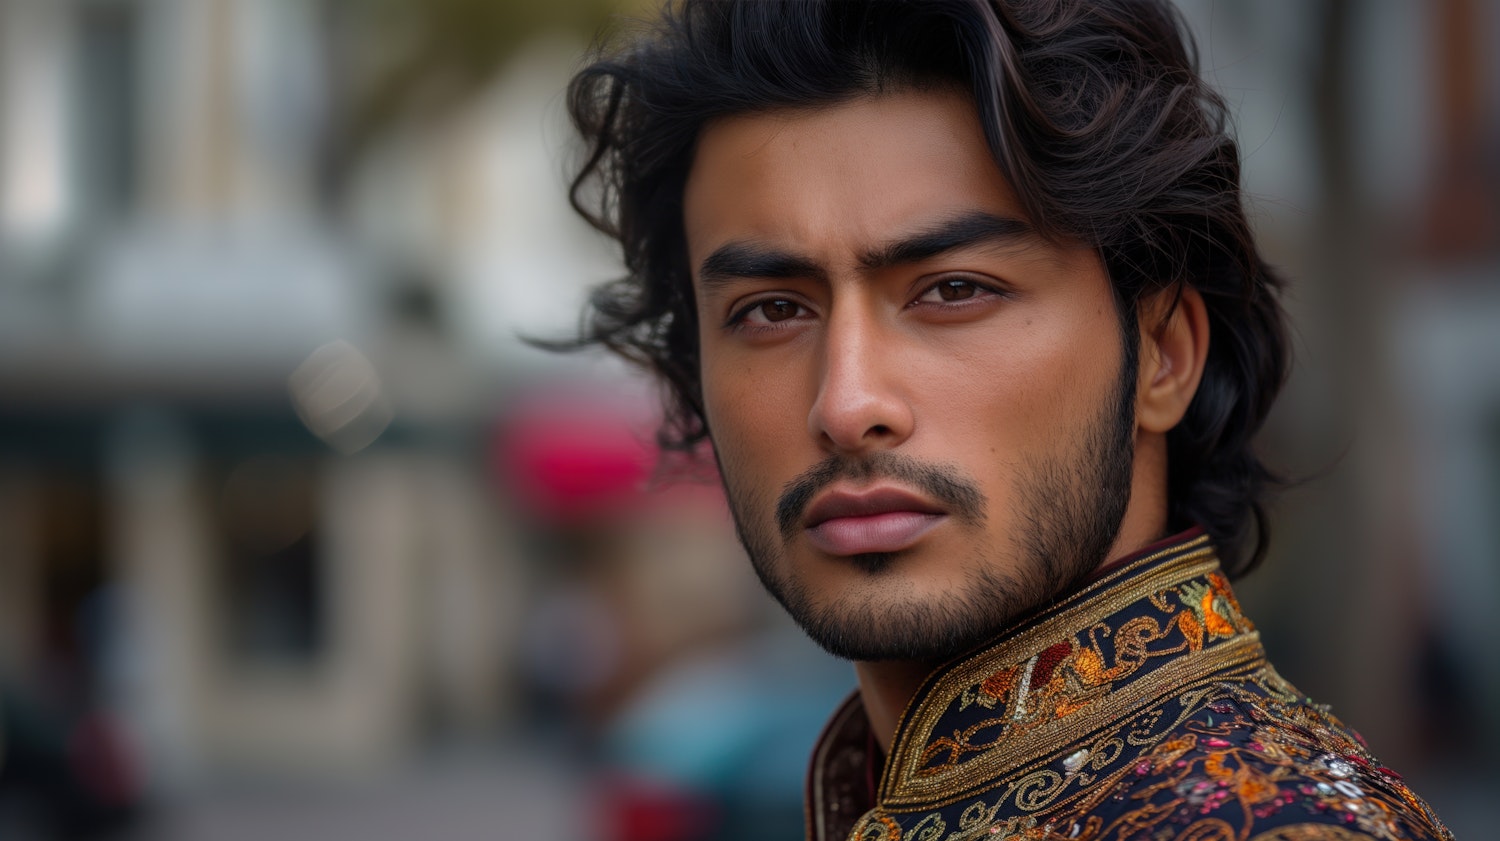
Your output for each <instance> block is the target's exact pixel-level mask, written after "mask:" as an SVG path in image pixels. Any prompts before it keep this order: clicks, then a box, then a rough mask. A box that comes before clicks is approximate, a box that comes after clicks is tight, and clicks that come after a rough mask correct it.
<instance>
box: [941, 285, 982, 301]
mask: <svg viewBox="0 0 1500 841" xmlns="http://www.w3.org/2000/svg"><path fill="white" fill-rule="evenodd" d="M976 291H978V289H977V287H975V286H974V284H972V283H970V282H968V281H967V280H945V281H943V282H942V283H939V284H938V285H937V293H938V297H939V298H942V299H943V300H944V301H962V300H964V299H965V298H972V297H974V293H975V292H976Z"/></svg>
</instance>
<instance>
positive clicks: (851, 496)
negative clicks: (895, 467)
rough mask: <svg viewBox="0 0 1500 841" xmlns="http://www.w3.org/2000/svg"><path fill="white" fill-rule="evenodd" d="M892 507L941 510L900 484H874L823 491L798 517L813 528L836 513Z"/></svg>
mask: <svg viewBox="0 0 1500 841" xmlns="http://www.w3.org/2000/svg"><path fill="white" fill-rule="evenodd" d="M894 511H915V512H917V513H919V514H944V513H947V512H946V511H944V509H943V508H942V507H941V506H939V505H936V504H935V503H932V502H930V501H928V500H927V499H924V498H923V497H922V496H921V495H919V494H915V493H912V492H911V491H908V490H904V489H902V488H893V487H877V488H869V489H867V490H861V491H846V490H835V491H829V492H827V493H824V494H823V495H822V496H820V497H818V499H817V501H815V502H814V503H813V504H812V505H810V506H808V508H807V514H806V516H804V517H803V519H802V521H803V523H804V524H805V527H806V528H813V527H815V526H818V525H821V524H822V523H825V522H827V521H829V520H834V519H837V518H839V517H872V516H874V515H876V514H889V513H892V512H894Z"/></svg>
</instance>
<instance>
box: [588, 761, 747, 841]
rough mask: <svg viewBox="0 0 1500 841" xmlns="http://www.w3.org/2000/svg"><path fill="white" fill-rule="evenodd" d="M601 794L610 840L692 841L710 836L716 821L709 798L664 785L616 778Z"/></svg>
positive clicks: (717, 816)
mask: <svg viewBox="0 0 1500 841" xmlns="http://www.w3.org/2000/svg"><path fill="white" fill-rule="evenodd" d="M602 795H603V796H602V799H603V803H604V818H605V831H606V835H605V837H606V838H608V839H610V841H695V840H696V839H703V838H709V837H711V836H712V835H713V831H714V828H715V826H716V825H717V823H718V820H719V809H718V807H717V806H716V805H715V803H714V801H713V800H712V799H711V798H709V797H708V796H706V795H703V794H699V793H697V792H693V791H687V790H684V789H680V788H677V787H674V786H669V785H666V784H664V783H658V782H651V781H647V780H641V779H636V778H628V777H617V778H614V779H612V780H610V781H608V782H607V783H605V785H604V790H603V792H602Z"/></svg>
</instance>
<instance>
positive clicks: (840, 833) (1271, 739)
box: [807, 530, 1452, 841]
mask: <svg viewBox="0 0 1500 841" xmlns="http://www.w3.org/2000/svg"><path fill="white" fill-rule="evenodd" d="M881 763H882V758H881V756H880V752H879V748H878V747H877V746H876V744H875V741H874V739H873V738H872V737H871V734H870V728H869V722H868V720H867V719H866V717H865V714H864V710H863V708H862V707H861V706H860V703H859V700H858V695H857V694H856V696H855V697H854V698H851V699H850V700H849V701H848V702H846V703H845V704H844V705H843V706H842V707H841V708H840V709H839V710H838V712H836V713H835V714H834V716H833V719H832V720H831V721H830V722H829V724H828V727H827V728H826V729H825V731H824V734H823V736H822V737H821V738H820V739H819V740H818V745H817V748H816V750H815V751H814V754H813V761H812V766H811V769H810V771H809V775H808V791H807V818H808V836H809V838H810V839H813V841H839V839H845V838H849V839H868V840H869V841H876V839H881V841H906V840H907V839H921V841H943V839H966V838H976V839H1079V840H1080V841H1082V839H1089V841H1094V840H1095V839H1107V840H1108V841H1126V839H1143V840H1145V839H1149V841H1166V840H1167V839H1174V840H1175V841H1298V840H1299V839H1307V841H1311V840H1312V839H1335V840H1336V841H1350V839H1365V838H1378V839H1451V838H1452V836H1451V835H1450V834H1449V833H1448V830H1447V829H1446V828H1444V826H1443V825H1442V823H1441V822H1439V821H1438V819H1437V817H1436V816H1435V815H1434V814H1433V812H1432V810H1431V809H1430V808H1428V806H1427V804H1426V803H1424V802H1423V801H1422V800H1420V799H1419V798H1418V797H1416V796H1415V795H1414V794H1412V792H1411V791H1410V790H1409V789H1408V788H1407V787H1406V786H1405V785H1404V784H1403V783H1402V781H1401V777H1400V776H1399V775H1397V774H1396V773H1395V772H1394V771H1392V770H1390V769H1389V768H1386V767H1384V766H1382V765H1381V764H1380V763H1379V762H1377V761H1376V760H1375V759H1374V757H1372V756H1371V755H1370V753H1369V751H1368V750H1367V749H1366V747H1365V745H1364V742H1363V741H1362V740H1361V739H1360V737H1359V736H1358V735H1357V734H1355V733H1353V732H1352V731H1350V730H1348V729H1346V728H1345V727H1344V726H1343V724H1341V723H1340V722H1339V721H1338V719H1336V718H1334V717H1333V716H1332V715H1331V714H1330V713H1329V712H1328V710H1327V708H1325V707H1322V706H1318V705H1315V704H1313V703H1312V702H1311V700H1310V699H1308V698H1305V697H1304V696H1303V695H1301V694H1300V693H1299V692H1297V690H1296V689H1294V688H1293V687H1292V686H1291V685H1290V684H1288V683H1287V682H1286V681H1285V680H1283V679H1282V678H1281V676H1280V675H1278V674H1276V672H1275V670H1274V669H1272V668H1271V665H1270V664H1269V663H1268V662H1267V661H1266V658H1265V652H1264V651H1263V650H1262V648H1261V645H1260V639H1259V635H1258V634H1257V633H1256V632H1255V630H1254V626H1252V625H1251V623H1250V620H1248V619H1246V618H1245V617H1244V616H1243V615H1242V614H1241V612H1240V607H1239V604H1238V603H1237V602H1236V600H1235V597H1234V593H1233V592H1231V590H1230V588H1229V581H1228V579H1226V578H1225V577H1224V574H1223V572H1222V571H1221V570H1220V568H1219V562H1218V559H1217V557H1216V556H1215V554H1214V549H1213V546H1212V545H1211V544H1210V542H1209V540H1208V537H1207V536H1206V535H1204V534H1202V533H1201V532H1200V531H1197V530H1194V531H1191V532H1188V533H1186V534H1185V535H1182V536H1179V537H1178V538H1175V539H1173V540H1172V541H1168V542H1166V543H1164V544H1159V545H1158V546H1156V547H1153V548H1152V549H1150V550H1148V551H1146V552H1144V553H1142V554H1140V555H1138V556H1136V557H1134V558H1133V559H1131V560H1129V561H1127V562H1124V563H1122V564H1118V565H1115V566H1113V567H1111V568H1110V569H1109V570H1108V571H1107V572H1106V573H1105V574H1103V575H1102V576H1099V577H1098V578H1096V579H1095V580H1093V581H1092V582H1091V583H1089V584H1088V585H1087V586H1085V587H1084V588H1083V589H1082V590H1080V591H1078V592H1076V593H1074V594H1073V595H1071V596H1068V597H1066V598H1065V599H1063V600H1061V601H1060V602H1058V603H1057V604H1055V605H1053V606H1052V607H1050V608H1048V609H1047V610H1046V611H1044V612H1042V613H1041V614H1039V615H1037V616H1036V617H1035V618H1033V619H1032V620H1030V621H1028V622H1027V623H1025V624H1024V625H1022V626H1020V627H1018V628H1016V629H1015V630H1013V631H1012V632H1009V633H1007V634H1006V635H1005V636H1004V637H1003V638H1001V639H999V640H997V641H996V642H994V643H992V644H990V645H989V646H987V647H985V648H983V649H980V650H978V651H976V652H975V653H972V654H970V655H968V656H966V657H964V658H962V659H960V660H957V661H955V662H953V663H950V664H948V665H946V666H944V667H942V668H940V669H938V670H937V671H936V672H934V673H933V674H932V675H931V676H930V677H928V678H927V680H926V682H925V683H923V685H922V687H921V688H920V689H919V690H918V691H917V694H916V695H915V697H914V698H913V699H912V701H911V703H910V704H909V705H908V706H907V708H906V711H905V712H904V713H903V715H902V717H901V720H900V723H899V725H898V728H897V732H896V735H895V738H894V740H893V741H892V745H891V753H890V756H889V757H887V758H885V759H884V771H883V772H881V771H880V768H881Z"/></svg>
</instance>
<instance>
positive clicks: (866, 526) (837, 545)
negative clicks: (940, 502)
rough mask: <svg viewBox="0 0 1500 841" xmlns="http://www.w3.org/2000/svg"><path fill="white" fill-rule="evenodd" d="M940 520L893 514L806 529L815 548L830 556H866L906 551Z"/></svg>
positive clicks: (915, 514)
mask: <svg viewBox="0 0 1500 841" xmlns="http://www.w3.org/2000/svg"><path fill="white" fill-rule="evenodd" d="M942 521H943V515H941V514H924V513H921V512H919V511H892V512H889V513H886V514H872V515H870V516H868V517H836V518H834V519H832V520H825V521H823V522H821V523H819V524H818V525H816V526H813V527H812V528H810V529H808V530H807V539H808V542H809V543H811V544H812V545H813V546H814V547H815V548H817V549H819V550H822V551H824V552H827V553H828V554H830V555H866V554H870V553H874V552H899V551H901V550H902V549H906V548H909V547H910V546H911V545H912V544H914V543H916V542H917V541H918V540H920V539H921V538H922V535H924V534H926V533H927V532H929V531H931V530H932V529H933V528H934V527H935V526H937V524H938V523H940V522H942Z"/></svg>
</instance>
